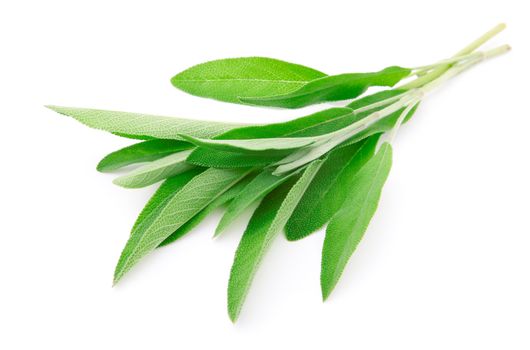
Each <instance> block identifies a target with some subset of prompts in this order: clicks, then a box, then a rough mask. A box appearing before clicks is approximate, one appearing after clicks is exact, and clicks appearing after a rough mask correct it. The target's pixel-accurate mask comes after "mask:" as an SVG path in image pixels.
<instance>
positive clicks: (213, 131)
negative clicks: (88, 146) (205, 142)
mask: <svg viewBox="0 0 530 350" xmlns="http://www.w3.org/2000/svg"><path fill="white" fill-rule="evenodd" d="M46 107H48V108H49V109H51V110H53V111H55V112H57V113H60V114H63V115H66V116H69V117H72V118H74V119H76V120H77V121H79V122H81V123H83V124H85V125H87V126H89V127H91V128H94V129H99V130H104V131H108V132H112V133H118V134H124V135H129V136H147V137H154V138H158V139H174V140H182V139H181V138H180V136H179V134H186V135H192V136H194V137H199V138H210V137H214V136H216V135H219V134H222V133H224V132H226V131H228V130H231V129H233V128H236V127H241V126H244V124H235V123H219V122H212V121H205V120H192V119H183V118H173V117H161V116H156V115H149V114H139V113H128V112H116V111H106V110H100V109H87V108H73V107H59V106H46Z"/></svg>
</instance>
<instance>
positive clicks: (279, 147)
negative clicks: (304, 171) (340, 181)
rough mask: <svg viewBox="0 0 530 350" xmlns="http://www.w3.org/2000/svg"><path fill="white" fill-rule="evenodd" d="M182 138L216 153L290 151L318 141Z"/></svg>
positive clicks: (184, 136)
mask: <svg viewBox="0 0 530 350" xmlns="http://www.w3.org/2000/svg"><path fill="white" fill-rule="evenodd" d="M182 137H183V138H184V139H185V140H186V141H189V142H191V143H193V144H195V145H197V146H200V147H204V148H210V149H212V150H216V151H227V152H240V153H248V152H265V151H288V150H293V149H297V148H301V147H305V146H309V145H311V144H313V143H315V142H316V141H317V139H316V137H275V138H263V139H246V140H215V139H214V140H210V139H201V138H196V137H191V136H189V135H182Z"/></svg>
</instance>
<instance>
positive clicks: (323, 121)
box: [187, 108, 353, 168]
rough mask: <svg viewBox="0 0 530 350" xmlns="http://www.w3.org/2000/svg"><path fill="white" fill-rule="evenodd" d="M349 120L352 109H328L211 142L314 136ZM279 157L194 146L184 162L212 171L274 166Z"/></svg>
mask: <svg viewBox="0 0 530 350" xmlns="http://www.w3.org/2000/svg"><path fill="white" fill-rule="evenodd" d="M352 117H353V114H352V110H351V109H349V108H329V109H326V110H323V111H319V112H317V113H313V114H310V115H308V116H304V117H301V118H297V119H294V120H291V121H287V122H284V123H275V124H268V125H258V126H248V127H241V128H235V129H232V130H230V131H228V132H226V133H223V134H222V135H219V136H216V137H215V139H216V140H223V139H249V138H251V139H258V138H272V137H282V136H285V137H310V136H318V135H322V134H326V133H329V132H333V131H336V130H338V129H341V128H343V127H345V126H347V125H349V124H350V120H351V119H352ZM282 158H283V156H282V155H277V154H271V153H270V152H267V153H266V154H263V153H261V154H260V153H255V154H248V153H247V154H243V153H234V152H228V151H220V150H212V149H209V148H204V147H197V148H196V149H195V150H194V151H193V152H192V153H191V154H190V156H189V157H188V159H187V162H189V163H192V164H196V165H200V166H205V167H214V168H237V167H256V166H261V167H263V166H265V165H269V164H274V163H276V162H278V161H280V160H281V159H282Z"/></svg>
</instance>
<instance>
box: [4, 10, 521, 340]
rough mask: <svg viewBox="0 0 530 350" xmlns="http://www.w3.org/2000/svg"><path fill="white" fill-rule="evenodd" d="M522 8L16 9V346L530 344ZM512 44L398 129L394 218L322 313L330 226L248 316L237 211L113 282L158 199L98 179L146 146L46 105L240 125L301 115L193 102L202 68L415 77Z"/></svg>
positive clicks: (9, 158) (263, 274)
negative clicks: (248, 59)
mask: <svg viewBox="0 0 530 350" xmlns="http://www.w3.org/2000/svg"><path fill="white" fill-rule="evenodd" d="M524 3H525V2H524V1H520V0H513V1H510V0H504V1H477V2H472V1H462V0H458V1H448V0H446V1H436V2H428V1H419V0H418V1H388V2H378V1H344V2H341V1H331V0H327V1H303V2H299V3H296V2H289V1H286V0H283V1H270V0H269V1H260V2H251V1H209V2H204V1H182V2H177V1H168V2H165V3H164V2H158V1H149V2H145V3H144V4H140V3H137V2H134V1H123V2H113V1H90V2H76V1H51V0H50V1H3V2H2V4H1V5H0V45H1V54H0V113H1V127H0V129H1V137H0V143H1V148H0V149H1V151H0V152H1V155H2V163H1V164H2V165H1V167H2V171H1V172H0V178H1V182H0V183H1V186H2V189H1V192H0V205H1V216H0V218H1V229H0V348H2V349H10V350H11V349H101V348H105V349H146V348H151V349H177V348H180V349H195V348H203V349H207V348H217V349H224V348H230V349H250V348H252V349H274V348H325V349H344V348H355V349H363V350H370V349H481V350H485V349H529V348H530V279H529V270H530V253H529V248H530V222H529V220H528V218H529V216H530V206H529V198H530V197H529V196H530V186H529V184H528V180H529V179H530V170H529V152H528V151H529V150H530V147H529V145H528V130H529V129H530V115H529V113H528V108H527V103H528V100H529V98H528V96H529V95H528V78H530V76H529V70H528V62H530V55H529V41H528V33H530V26H529V24H528V13H529V12H528V9H524V8H523V6H524V5H523V4H524ZM501 21H505V22H507V23H508V29H507V30H506V31H505V32H504V33H502V34H501V35H500V36H499V37H498V38H496V39H495V40H494V41H493V42H492V43H491V44H490V47H492V46H493V45H497V44H504V43H510V44H511V45H512V46H513V51H512V52H510V53H509V54H508V55H505V56H503V57H499V58H497V59H495V60H491V61H488V62H485V63H483V64H481V65H480V66H477V67H475V68H474V69H472V70H471V71H469V72H467V73H466V74H464V75H462V76H459V77H458V78H456V79H455V80H453V81H451V82H450V83H449V84H447V85H445V86H444V87H443V88H442V89H440V90H438V91H437V92H435V93H434V94H432V95H431V96H428V98H427V99H426V101H425V102H424V103H423V104H422V106H421V108H420V109H419V110H418V113H417V114H416V116H415V118H414V119H413V120H412V122H411V123H410V124H407V125H406V126H405V127H403V128H402V130H401V131H400V133H399V135H398V138H397V140H396V142H395V145H394V146H395V160H394V165H393V169H392V172H391V175H390V178H389V180H388V182H387V184H386V186H385V190H384V193H383V197H382V200H381V203H380V207H379V210H378V212H377V214H376V216H375V218H374V220H373V222H372V224H371V225H370V227H369V230H368V232H367V234H366V236H365V239H364V240H363V242H362V243H361V245H360V246H359V249H358V251H357V252H356V253H355V254H354V256H353V258H352V259H351V260H350V264H349V266H348V268H347V270H346V271H345V274H344V276H343V278H342V280H341V281H340V283H339V285H338V287H337V289H336V290H335V292H334V294H333V295H332V296H331V297H330V299H329V300H328V301H327V302H326V303H322V302H321V297H320V289H319V264H320V249H321V244H322V240H323V235H322V232H320V233H318V234H315V235H313V236H311V237H309V238H307V239H305V240H303V241H300V242H297V243H288V242H286V241H285V240H284V239H283V237H280V238H279V239H278V240H277V241H276V242H275V244H274V245H273V247H272V249H271V251H270V252H269V254H268V255H267V256H266V258H265V261H264V263H263V264H262V268H261V270H260V271H259V273H258V274H257V276H256V279H255V283H254V285H253V287H252V289H251V292H250V295H249V297H248V299H247V303H246V304H245V307H244V309H243V312H242V314H241V317H240V319H239V322H238V323H237V324H236V325H233V324H232V323H231V322H230V321H229V319H228V317H227V315H226V306H225V297H226V286H227V280H228V275H229V269H230V265H231V260H232V257H233V253H234V251H235V248H236V246H237V243H238V240H239V237H240V235H241V232H242V230H243V229H244V224H245V223H244V220H241V221H240V222H239V224H238V225H235V226H234V227H232V228H231V229H230V230H228V231H227V232H226V233H225V235H224V236H223V237H220V238H219V239H217V240H212V239H211V238H210V237H211V235H212V233H213V231H214V227H215V224H216V222H217V220H218V218H219V213H216V215H214V217H212V218H210V219H208V220H207V221H206V222H204V223H203V224H202V225H201V226H200V227H199V228H198V229H197V230H196V231H194V232H193V233H192V234H190V235H189V236H187V237H185V238H184V239H182V240H181V241H179V242H178V243H176V244H174V245H172V246H169V247H167V248H164V249H161V250H158V251H156V252H155V253H154V254H152V255H151V256H149V257H148V258H147V259H145V261H143V262H142V263H140V264H139V265H138V267H137V268H136V269H134V270H133V271H132V272H131V273H130V275H129V276H127V277H126V278H125V279H124V280H123V282H122V283H121V284H120V285H119V286H117V287H115V288H111V279H112V272H113V268H114V265H115V262H116V261H117V258H118V256H119V254H120V251H121V248H122V246H123V245H124V244H125V242H126V240H127V237H128V234H129V229H130V226H131V225H132V223H133V222H134V220H135V216H136V215H137V213H138V212H139V211H140V210H141V208H142V206H143V204H144V203H145V201H146V200H147V199H148V197H149V195H150V194H151V193H152V192H153V190H154V188H148V189H142V190H125V189H121V188H119V187H117V186H115V185H113V184H112V183H111V180H112V178H113V175H104V174H99V173H97V172H96V170H95V165H96V164H97V162H98V160H99V159H100V158H101V157H102V156H104V155H105V154H106V153H108V152H110V151H113V150H115V149H117V148H120V147H122V146H125V145H127V144H129V143H130V141H128V140H126V139H122V138H119V137H115V136H112V135H110V134H106V133H103V132H98V131H95V130H90V129H88V128H86V127H84V126H82V125H81V124H79V123H77V122H75V121H73V120H71V119H68V118H66V117H62V116H59V115H58V114H55V113H53V112H51V111H49V110H46V109H44V108H43V105H44V104H57V105H66V106H78V107H94V108H102V109H115V110H124V111H134V112H146V113H153V114H161V115H173V116H181V117H189V118H202V119H211V120H219V121H221V120H232V121H242V122H270V121H282V120H287V119H289V118H293V117H297V116H301V115H305V114H307V113H309V112H311V111H313V110H317V109H320V108H323V106H318V107H316V108H309V109H305V110H297V111H281V110H267V109H260V108H258V109H252V108H249V107H243V106H237V105H230V104H225V103H219V102H215V101H210V100H202V99H199V98H196V97H192V96H188V95H186V94H184V93H182V92H180V91H177V90H176V89H174V88H173V87H172V86H171V84H170V83H169V78H170V77H171V76H172V75H174V74H176V73H177V72H179V71H181V70H183V69H185V68H187V67H189V66H190V65H193V64H196V63H199V62H203V61H206V60H211V59H216V58H224V57H236V56H251V55H260V56H270V57H275V58H280V59H284V60H287V61H292V62H297V63H301V64H305V65H308V66H311V67H314V68H317V69H320V70H322V71H324V72H327V73H330V74H333V73H342V72H354V71H369V70H376V69H380V68H382V67H385V66H388V65H394V64H396V65H404V66H418V65H423V64H428V63H431V62H433V61H436V60H439V59H442V58H445V57H448V56H449V55H451V54H453V53H454V52H456V51H458V50H459V49H460V48H461V47H463V46H465V45H466V44H467V43H468V42H470V41H472V40H473V39H474V38H475V37H476V36H478V35H480V34H481V33H482V32H484V31H486V30H488V29H489V28H490V27H492V26H493V25H495V24H497V23H498V22H501Z"/></svg>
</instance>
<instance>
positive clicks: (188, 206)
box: [114, 169, 249, 284]
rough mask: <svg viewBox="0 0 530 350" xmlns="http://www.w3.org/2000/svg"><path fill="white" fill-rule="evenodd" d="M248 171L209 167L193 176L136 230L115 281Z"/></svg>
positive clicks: (123, 253) (125, 250)
mask: <svg viewBox="0 0 530 350" xmlns="http://www.w3.org/2000/svg"><path fill="white" fill-rule="evenodd" d="M248 173H249V171H248V170H243V169H237V170H232V169H230V170H227V169H208V170H205V171H204V172H202V173H200V174H199V175H197V176H195V177H194V178H193V179H191V181H189V182H188V183H187V184H186V185H184V187H182V189H181V190H180V191H178V192H176V193H175V194H174V195H173V196H171V198H169V200H167V202H165V204H164V206H163V207H162V208H160V210H157V211H153V213H151V215H149V217H148V219H145V220H144V221H143V222H142V223H141V224H139V225H138V226H137V227H136V229H135V230H134V231H133V233H132V234H131V237H130V238H129V240H128V241H127V244H126V245H125V248H124V249H123V251H122V254H121V256H120V259H119V261H118V264H117V265H116V269H115V271H114V284H116V283H117V282H118V281H119V280H120V279H121V278H122V277H123V276H124V275H125V273H127V272H128V271H129V270H130V269H131V268H132V267H133V266H134V265H135V264H136V263H137V262H138V261H140V259H141V258H143V257H144V256H146V255H147V254H149V253H150V252H151V251H153V250H154V249H155V248H156V247H157V246H158V245H160V243H162V242H163V241H164V240H165V239H166V238H168V237H169V236H170V235H171V234H172V233H173V232H175V231H176V230H177V229H178V228H180V227H181V226H182V225H184V224H185V223H186V222H188V221H189V220H190V219H191V218H193V217H194V216H195V215H197V213H199V212H200V211H201V210H203V209H204V208H206V206H208V205H209V204H210V203H211V202H213V201H214V200H215V199H216V198H217V197H219V196H220V195H222V194H223V193H224V192H225V191H227V190H228V189H229V188H230V187H232V186H233V185H234V184H236V183H237V182H239V181H240V180H241V179H242V178H244V177H245V176H246V175H247V174H248Z"/></svg>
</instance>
